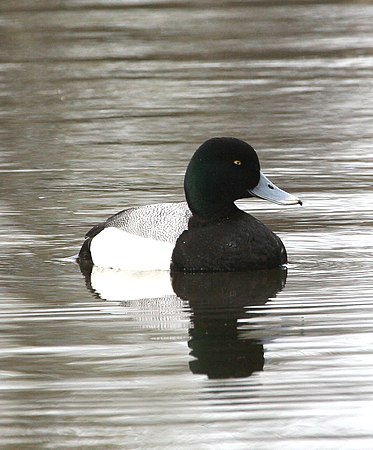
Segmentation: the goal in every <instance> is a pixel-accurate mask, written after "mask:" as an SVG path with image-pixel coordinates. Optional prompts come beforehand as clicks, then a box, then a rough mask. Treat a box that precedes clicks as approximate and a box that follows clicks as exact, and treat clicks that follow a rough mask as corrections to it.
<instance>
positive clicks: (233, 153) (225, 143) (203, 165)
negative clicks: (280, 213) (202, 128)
mask: <svg viewBox="0 0 373 450" xmlns="http://www.w3.org/2000/svg"><path fill="white" fill-rule="evenodd" d="M184 188H185V195H186V199H187V202H188V205H189V208H190V210H191V211H192V213H193V215H194V216H197V217H199V218H201V219H202V220H211V219H216V218H220V217H229V216H230V215H231V214H232V213H233V212H234V211H236V210H237V208H236V206H235V205H234V201H235V200H238V199H241V198H247V197H259V198H262V199H265V200H269V201H271V202H274V203H277V204H280V205H295V204H300V205H301V204H302V202H301V201H300V200H299V199H298V198H297V197H295V196H294V195H291V194H288V193H287V192H285V191H283V190H281V189H279V188H278V187H277V186H275V185H274V184H273V183H272V182H271V181H270V180H269V179H268V178H267V177H265V176H264V174H263V173H262V172H261V170H260V164H259V159H258V155H257V154H256V152H255V150H254V149H253V148H252V147H251V146H250V145H249V144H247V143H246V142H244V141H241V140H240V139H235V138H226V137H221V138H212V139H209V140H208V141H206V142H204V143H203V144H202V145H201V146H200V147H199V148H198V149H197V150H196V152H195V153H194V155H193V157H192V159H191V160H190V163H189V165H188V168H187V171H186V174H185V180H184Z"/></svg>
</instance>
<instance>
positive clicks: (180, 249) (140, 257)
mask: <svg viewBox="0 0 373 450" xmlns="http://www.w3.org/2000/svg"><path fill="white" fill-rule="evenodd" d="M184 188H185V195H186V199H187V202H180V203H160V204H155V205H147V206H142V207H138V208H131V209H127V210H124V211H121V212H120V213H118V214H115V215H114V216H112V217H110V218H109V219H108V220H107V221H106V222H104V223H101V224H99V225H96V226H95V227H93V228H92V229H91V230H90V231H89V232H88V233H87V235H86V237H87V239H86V240H85V242H84V243H83V246H82V248H81V250H80V253H79V261H80V262H89V263H91V264H93V265H96V266H99V267H110V268H114V269H122V270H168V269H170V267H171V270H173V271H186V272H201V271H206V272H213V271H245V270H255V269H269V268H274V267H278V266H280V265H282V264H285V263H286V262H287V256H286V250H285V247H284V245H283V243H282V242H281V240H280V238H279V237H277V236H276V235H275V234H274V233H273V232H272V231H271V230H269V229H268V228H267V227H266V226H265V225H264V224H263V223H262V222H260V221H259V220H257V219H255V218H254V217H253V216H251V215H249V214H247V213H245V212H243V211H242V210H240V209H239V208H237V206H236V205H235V204H234V201H235V200H237V199H240V198H246V197H253V196H257V197H261V198H264V199H267V200H269V201H273V202H275V203H280V204H296V203H301V202H300V200H298V199H297V198H296V197H294V196H292V195H290V194H288V193H286V192H284V191H281V190H280V189H278V188H277V187H276V186H275V185H273V184H272V183H271V182H270V181H269V180H268V179H267V178H266V177H265V176H264V175H263V174H262V173H261V172H260V166H259V160H258V157H257V155H256V153H255V150H254V149H253V148H252V147H251V146H250V145H248V144H246V143H245V142H243V141H240V140H238V139H234V138H213V139H210V140H208V141H206V142H205V143H204V144H203V145H202V146H201V147H200V148H199V149H198V150H197V151H196V152H195V154H194V155H193V157H192V159H191V161H190V163H189V166H188V169H187V172H186V175H185V180H184Z"/></svg>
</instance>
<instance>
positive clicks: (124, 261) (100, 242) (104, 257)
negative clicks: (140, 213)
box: [91, 227, 174, 271]
mask: <svg viewBox="0 0 373 450" xmlns="http://www.w3.org/2000/svg"><path fill="white" fill-rule="evenodd" d="M173 249H174V244H171V243H169V242H162V241H156V240H154V239H149V238H144V237H140V236H137V235H135V234H131V233H127V232H126V231H123V230H120V229H119V228H115V227H108V228H105V229H103V230H102V231H101V232H100V233H99V234H98V235H97V236H95V237H94V238H93V239H92V242H91V255H92V260H93V263H94V265H95V266H98V267H107V268H112V269H121V270H131V271H137V270H139V271H142V270H169V269H170V263H171V256H172V251H173Z"/></svg>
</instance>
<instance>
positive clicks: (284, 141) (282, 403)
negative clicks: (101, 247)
mask: <svg viewBox="0 0 373 450" xmlns="http://www.w3.org/2000/svg"><path fill="white" fill-rule="evenodd" d="M372 23H373V6H372V4H371V2H369V1H334V0H333V1H325V2H320V1H302V0H297V1H292V0H289V1H284V2H276V1H273V2H272V1H247V2H244V1H230V0H226V1H224V0H223V1H219V2H212V1H208V0H207V1H202V2H201V1H200V2H195V1H191V2H184V1H173V2H168V1H157V0H155V1H150V2H149V1H138V2H137V1H136V2H132V1H126V0H108V1H104V0H102V1H101V0H87V1H83V0H71V1H59V2H51V1H49V0H38V1H35V2H30V1H26V0H2V1H1V2H0V125H1V127H0V246H1V251H0V296H1V309H0V391H1V395H0V436H1V445H2V446H4V447H5V448H16V449H21V448H38V449H39V448H67V447H69V448H97V449H102V448H109V449H111V448H113V449H115V448H120V449H122V448H144V449H145V448H146V449H148V448H162V449H169V450H171V449H172V450H173V449H175V448H178V449H181V450H183V449H190V448H201V449H210V448H214V449H215V448H224V449H226V448H229V449H234V450H236V449H237V450H241V449H247V448H255V449H256V448H259V449H262V448H263V449H276V448H281V449H283V448H286V449H288V448H289V449H299V448H307V449H317V450H319V449H320V448H323V449H324V448H325V449H328V448H333V449H340V448H346V449H354V450H355V449H357V448H358V449H370V448H372V439H373V433H372V425H371V422H372V420H371V417H372V412H373V389H372V386H373V351H372V349H373V334H372V328H373V300H372V299H373V282H372V275H371V274H372V273H373V260H372V254H373V239H372V225H373V217H372V204H373V190H372V173H373V159H372V142H373V128H372V126H371V122H372V117H373V105H372V100H371V98H372V92H373V77H372V70H373V69H372V68H373V55H372V48H373V34H372ZM214 135H233V136H237V137H240V138H242V139H244V140H247V141H248V142H249V143H251V144H252V145H253V146H254V148H256V149H257V151H258V154H259V156H260V160H261V163H262V168H263V170H264V171H265V173H266V174H268V176H269V177H270V178H271V179H273V181H274V182H275V183H276V184H277V185H279V186H281V187H282V188H284V189H286V190H288V191H289V192H292V193H294V194H296V195H297V196H299V197H300V198H302V200H303V201H304V206H303V207H302V208H283V209H279V208H277V207H275V206H274V205H270V204H265V203H264V202H260V201H242V202H240V206H241V207H242V208H243V209H245V210H247V211H250V212H251V213H252V214H253V215H255V216H256V217H258V218H259V219H260V220H262V221H264V222H265V223H266V224H267V225H268V226H269V227H270V228H272V229H273V230H274V231H275V232H276V233H278V234H279V235H280V237H281V239H282V240H283V241H284V243H285V245H286V248H287V251H288V254H289V261H290V263H289V267H288V273H287V280H286V286H285V287H284V288H283V289H282V290H281V287H282V281H281V282H280V280H277V281H276V280H275V279H272V278H271V279H268V280H267V281H266V280H265V279H262V280H260V279H259V278H258V280H256V279H255V278H252V277H245V276H243V277H241V275H238V274H237V275H234V276H233V277H228V278H229V280H228V279H224V277H222V278H219V280H218V282H215V281H214V277H212V278H211V280H209V281H204V282H200V279H199V277H198V276H196V277H195V278H194V277H185V278H183V277H182V278H181V279H178V280H176V279H174V282H173V285H174V288H175V290H176V291H177V295H176V294H175V292H174V289H173V287H172V284H171V280H170V277H169V274H166V275H165V274H157V275H154V274H153V276H152V277H151V278H150V279H149V278H147V279H146V278H145V277H144V276H143V275H142V276H141V275H139V274H138V275H137V276H131V277H130V276H129V274H124V275H122V276H120V277H118V274H115V273H114V274H111V275H108V274H103V273H101V272H102V271H100V270H94V271H92V274H91V280H90V286H91V288H92V289H94V291H95V292H96V294H95V295H93V294H92V292H91V291H90V290H87V288H86V286H85V283H84V279H83V278H82V275H81V273H80V272H79V269H78V267H77V266H76V265H75V264H73V263H72V262H70V261H67V260H66V259H65V258H66V257H67V256H70V255H73V254H76V253H77V251H78V249H79V246H80V245H81V242H82V239H83V236H84V234H85V232H86V231H87V230H88V229H89V228H90V227H91V226H92V225H93V224H94V223H97V222H99V221H100V220H103V219H104V218H105V217H107V216H109V215H110V214H113V213H114V212H116V211H118V210H121V209H124V208H126V207H128V206H136V205H141V204H145V203H152V202H163V201H179V200H182V199H183V190H182V180H183V173H184V170H185V166H186V164H187V162H188V160H189V158H190V155H191V153H192V152H193V151H194V150H195V148H196V147H197V146H198V145H199V144H200V143H201V142H203V141H204V140H205V139H207V138H209V137H211V136H214ZM132 275H133V274H132ZM108 277H109V282H107V279H108ZM235 277H237V279H236V280H235ZM205 279H206V280H207V277H206V278H205ZM234 280H235V281H234ZM254 281H255V283H256V282H257V283H258V284H257V285H256V287H255V286H254V287H253V286H252V285H251V283H252V282H254ZM262 285H263V289H262V288H261V286H262ZM140 288H141V289H140ZM123 291H124V295H123ZM259 291H261V293H259ZM119 292H121V293H120V294H119ZM254 292H256V293H255V295H254ZM97 293H99V294H100V295H99V296H98V297H97ZM103 298H105V299H106V300H107V301H103V300H102V299H103ZM267 299H269V300H268V301H267ZM188 346H189V347H188ZM263 358H264V359H263ZM192 372H193V373H192ZM249 375H250V376H249Z"/></svg>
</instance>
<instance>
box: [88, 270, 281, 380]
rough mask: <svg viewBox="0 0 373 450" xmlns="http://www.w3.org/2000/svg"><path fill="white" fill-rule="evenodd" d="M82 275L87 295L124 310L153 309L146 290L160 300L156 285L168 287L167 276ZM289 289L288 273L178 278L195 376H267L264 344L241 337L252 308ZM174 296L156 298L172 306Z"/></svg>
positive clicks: (175, 281)
mask: <svg viewBox="0 0 373 450" xmlns="http://www.w3.org/2000/svg"><path fill="white" fill-rule="evenodd" d="M81 270H82V272H83V274H84V276H85V280H86V285H87V287H88V289H89V290H90V291H92V293H93V294H94V295H96V296H97V297H98V298H101V299H102V300H108V299H109V300H113V299H115V301H119V302H120V305H121V306H122V307H123V308H128V307H131V306H133V300H135V297H138V300H140V302H141V301H142V302H143V308H147V307H149V306H146V305H147V303H148V302H147V301H146V300H145V299H142V296H143V295H145V294H144V291H143V284H144V283H147V284H148V285H149V284H150V286H151V287H150V288H149V287H147V289H149V291H150V292H153V293H154V295H155V293H156V291H157V284H158V283H157V281H159V280H160V279H161V278H162V281H165V282H166V284H167V282H168V281H169V280H168V278H169V274H168V273H162V274H154V273H149V274H139V273H132V274H123V273H122V272H120V271H112V270H102V271H101V270H99V271H98V272H95V271H94V275H93V277H92V278H91V274H92V273H91V268H88V270H87V267H84V266H83V267H81ZM170 283H171V281H170ZM285 283H286V269H278V270H268V271H267V270H261V271H257V272H248V273H211V274H208V273H207V274H205V273H204V274H183V273H175V274H173V275H172V289H173V291H174V292H175V294H176V295H177V296H178V297H179V299H181V300H184V301H185V302H186V303H185V304H184V309H185V308H186V309H187V311H188V316H189V317H190V319H189V320H190V325H189V326H188V328H189V340H188V346H189V348H190V349H191V352H190V355H191V356H193V358H195V359H194V360H192V361H191V362H190V363H189V367H190V370H191V371H192V372H193V373H196V374H206V375H207V376H208V378H211V379H218V378H242V377H248V376H250V375H251V374H252V373H253V372H256V371H259V370H263V365H264V350H263V343H262V340H261V339H257V338H255V337H250V334H249V333H248V332H247V330H246V332H245V334H243V333H241V332H240V327H241V326H242V323H241V320H242V321H245V319H248V318H249V317H250V314H249V311H248V309H249V308H250V307H253V306H258V305H265V304H266V302H267V301H268V300H269V299H270V298H271V299H272V298H274V297H275V296H276V294H277V293H278V292H280V291H281V290H282V289H283V288H284V286H285ZM162 285H163V286H164V284H163V283H162ZM134 287H135V289H133V288H134ZM168 289H169V290H170V288H168ZM130 292H131V293H130ZM135 292H137V294H135ZM170 292H171V290H170ZM170 292H169V293H168V296H167V297H166V296H164V297H163V298H162V297H160V298H157V301H158V302H159V303H162V301H163V302H164V301H165V300H166V303H168V304H169V305H172V303H171V299H172V294H171V295H170ZM105 296H107V298H105ZM126 299H130V301H128V300H127V301H126ZM175 300H176V299H174V302H175ZM175 304H177V300H176V302H175ZM171 307H172V306H171ZM150 308H151V307H150ZM174 312H175V311H174ZM185 318H186V316H185Z"/></svg>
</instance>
